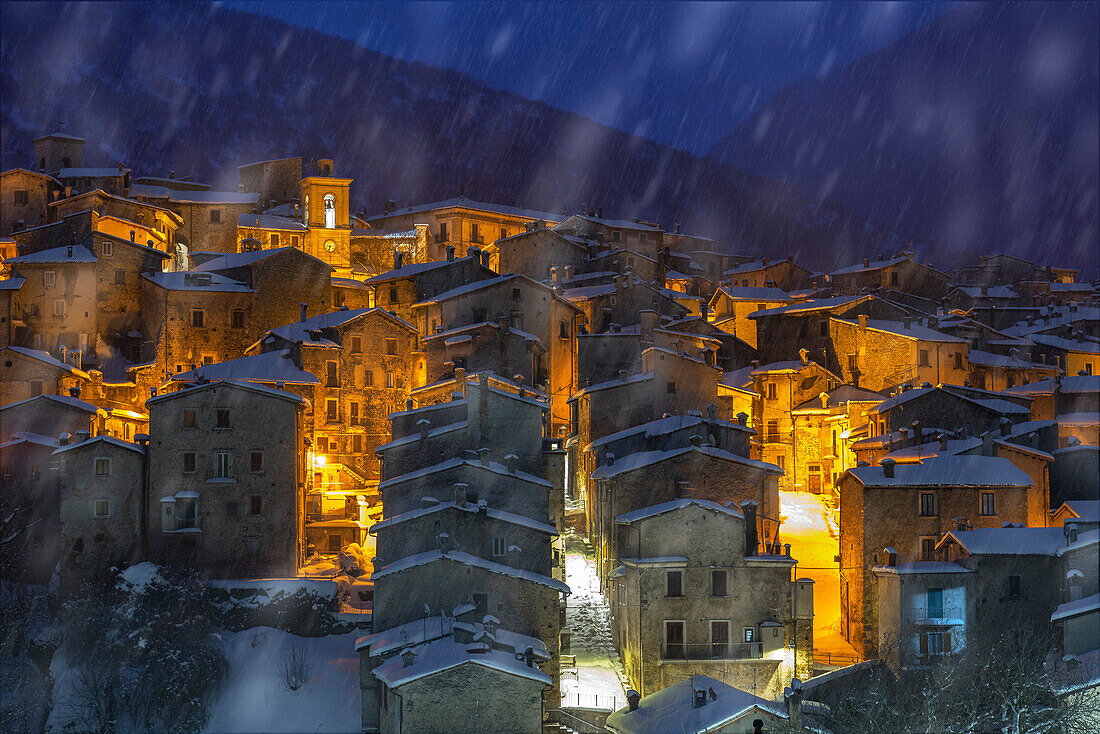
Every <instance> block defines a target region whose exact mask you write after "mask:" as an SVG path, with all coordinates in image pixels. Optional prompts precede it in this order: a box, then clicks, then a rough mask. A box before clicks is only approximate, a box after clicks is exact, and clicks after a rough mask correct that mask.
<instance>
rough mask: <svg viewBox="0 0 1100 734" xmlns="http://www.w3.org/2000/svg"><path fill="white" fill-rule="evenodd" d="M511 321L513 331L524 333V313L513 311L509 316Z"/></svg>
mask: <svg viewBox="0 0 1100 734" xmlns="http://www.w3.org/2000/svg"><path fill="white" fill-rule="evenodd" d="M509 321H510V323H511V326H512V328H513V329H519V330H520V331H523V311H512V313H511V314H509Z"/></svg>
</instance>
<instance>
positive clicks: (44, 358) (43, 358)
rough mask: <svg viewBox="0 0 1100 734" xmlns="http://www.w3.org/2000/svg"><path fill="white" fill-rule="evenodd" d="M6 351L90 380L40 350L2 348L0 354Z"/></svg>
mask: <svg viewBox="0 0 1100 734" xmlns="http://www.w3.org/2000/svg"><path fill="white" fill-rule="evenodd" d="M8 349H10V350H11V351H13V352H15V353H16V354H19V355H22V356H24V357H29V358H30V359H34V360H37V361H39V362H42V363H44V364H48V365H49V366H51V367H55V368H57V369H59V370H64V371H65V372H68V373H70V374H72V375H75V376H77V377H83V378H84V379H85V380H87V379H90V378H89V377H88V373H87V372H85V371H84V370H81V369H77V368H76V367H73V366H72V365H69V364H65V363H64V362H61V361H59V360H57V359H54V358H53V357H52V356H51V355H50V353H49V352H44V351H42V350H41V349H28V348H27V347H4V348H3V349H0V354H2V353H3V352H4V351H5V350H8Z"/></svg>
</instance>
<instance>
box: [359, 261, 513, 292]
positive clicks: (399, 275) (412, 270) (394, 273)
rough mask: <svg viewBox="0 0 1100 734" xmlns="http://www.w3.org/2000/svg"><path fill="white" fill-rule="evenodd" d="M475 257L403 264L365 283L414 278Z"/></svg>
mask: <svg viewBox="0 0 1100 734" xmlns="http://www.w3.org/2000/svg"><path fill="white" fill-rule="evenodd" d="M471 257H473V256H472V255H467V256H466V257H460V258H455V259H454V260H441V261H439V262H426V263H411V264H409V265H402V266H401V267H399V268H397V269H396V270H390V271H389V272H386V273H382V274H380V275H375V276H374V277H373V278H367V279H366V280H364V281H363V283H364V284H365V285H377V284H379V283H389V282H390V281H394V280H403V279H404V278H413V277H416V276H417V275H421V274H423V273H429V272H431V271H433V270H438V269H440V268H446V267H453V266H454V265H455V263H460V262H464V261H466V260H468V259H470V258H471ZM483 269H484V270H485V271H486V272H487V273H491V272H492V271H491V270H489V269H488V268H483Z"/></svg>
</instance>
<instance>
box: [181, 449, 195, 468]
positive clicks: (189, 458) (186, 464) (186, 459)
mask: <svg viewBox="0 0 1100 734" xmlns="http://www.w3.org/2000/svg"><path fill="white" fill-rule="evenodd" d="M194 471H195V452H194V451H184V452H183V473H184V474H191V473H193V472H194Z"/></svg>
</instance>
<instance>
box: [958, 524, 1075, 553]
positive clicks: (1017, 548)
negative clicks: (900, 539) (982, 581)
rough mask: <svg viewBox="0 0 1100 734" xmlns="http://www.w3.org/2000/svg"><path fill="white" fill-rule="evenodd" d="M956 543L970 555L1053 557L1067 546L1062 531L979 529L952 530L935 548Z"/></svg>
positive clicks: (1042, 529) (1059, 529)
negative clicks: (950, 542) (951, 541)
mask: <svg viewBox="0 0 1100 734" xmlns="http://www.w3.org/2000/svg"><path fill="white" fill-rule="evenodd" d="M949 538H950V539H951V540H953V541H954V542H956V543H958V544H959V546H960V547H961V548H962V549H963V550H965V551H966V552H967V553H969V554H970V555H1009V556H1054V555H1056V554H1057V553H1058V550H1059V549H1060V548H1062V547H1064V546H1065V545H1066V536H1065V531H1064V530H1063V529H1062V528H1057V527H1056V528H1018V527H1011V528H978V529H977V530H952V531H950V532H948V533H946V534H945V535H944V536H943V538H941V539H940V542H939V543H937V544H936V548H937V549H939V548H942V547H943V546H944V545H946V544H948V543H949V540H948V539H949Z"/></svg>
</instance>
